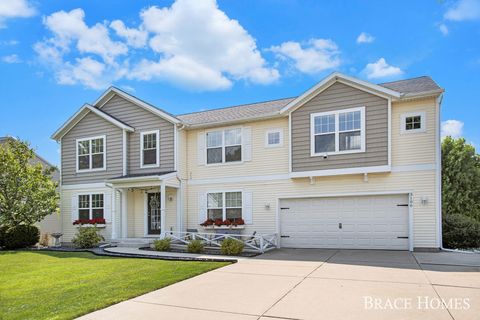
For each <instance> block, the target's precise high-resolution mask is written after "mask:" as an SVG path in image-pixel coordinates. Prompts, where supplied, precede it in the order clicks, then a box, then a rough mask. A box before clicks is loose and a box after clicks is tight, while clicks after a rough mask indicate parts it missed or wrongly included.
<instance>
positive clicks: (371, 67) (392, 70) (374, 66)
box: [363, 58, 403, 79]
mask: <svg viewBox="0 0 480 320" xmlns="http://www.w3.org/2000/svg"><path fill="white" fill-rule="evenodd" d="M363 72H364V73H365V74H366V76H367V78H369V79H376V78H386V77H394V76H398V75H401V74H402V73H403V71H402V70H401V69H400V68H399V67H394V66H391V65H389V64H388V63H387V61H385V59H384V58H380V59H378V60H377V61H376V62H373V63H369V64H367V65H366V67H365V69H364V70H363Z"/></svg>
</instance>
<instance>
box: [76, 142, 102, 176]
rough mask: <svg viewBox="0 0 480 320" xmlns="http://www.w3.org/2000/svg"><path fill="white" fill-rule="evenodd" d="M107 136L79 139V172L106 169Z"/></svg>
mask: <svg viewBox="0 0 480 320" xmlns="http://www.w3.org/2000/svg"><path fill="white" fill-rule="evenodd" d="M105 140H106V138H105V136H101V137H92V138H86V139H78V140H77V141H76V142H77V172H80V171H96V170H105V167H106V154H105V150H106V145H105Z"/></svg>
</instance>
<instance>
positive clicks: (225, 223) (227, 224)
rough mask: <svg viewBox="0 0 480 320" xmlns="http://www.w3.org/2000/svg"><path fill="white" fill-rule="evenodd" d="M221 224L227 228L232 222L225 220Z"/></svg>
mask: <svg viewBox="0 0 480 320" xmlns="http://www.w3.org/2000/svg"><path fill="white" fill-rule="evenodd" d="M223 224H224V225H226V226H229V225H231V224H232V221H230V220H228V219H226V220H225V221H223Z"/></svg>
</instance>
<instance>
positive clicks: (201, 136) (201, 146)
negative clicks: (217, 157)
mask: <svg viewBox="0 0 480 320" xmlns="http://www.w3.org/2000/svg"><path fill="white" fill-rule="evenodd" d="M197 139H198V141H197V147H198V150H197V160H198V165H200V166H203V165H205V133H204V132H203V131H201V132H199V133H198V138H197Z"/></svg>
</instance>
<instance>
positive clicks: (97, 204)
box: [78, 193, 104, 220]
mask: <svg viewBox="0 0 480 320" xmlns="http://www.w3.org/2000/svg"><path fill="white" fill-rule="evenodd" d="M103 210H104V206H103V193H98V194H81V195H79V196H78V219H79V220H90V219H103Z"/></svg>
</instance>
